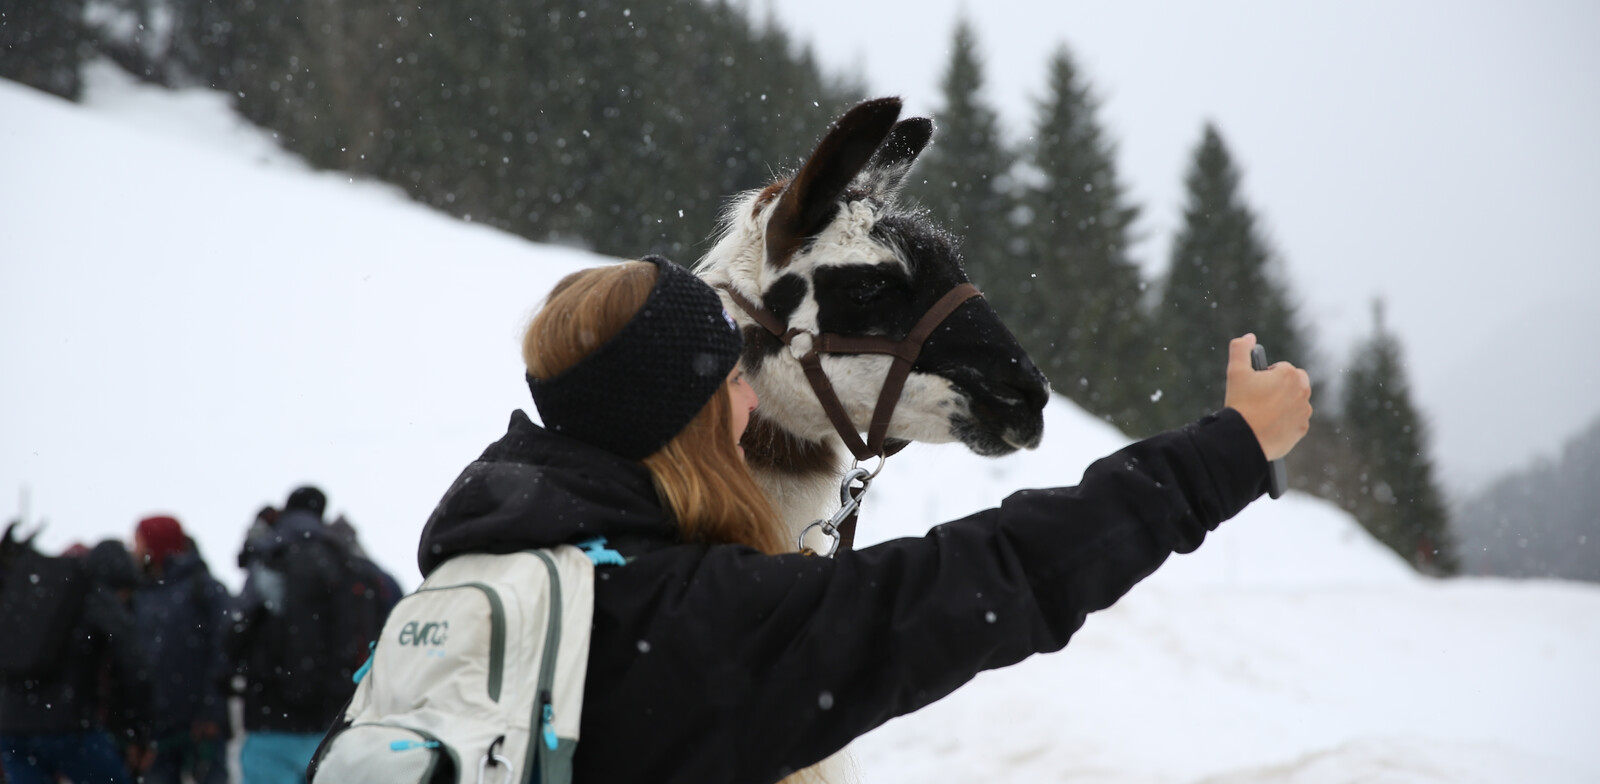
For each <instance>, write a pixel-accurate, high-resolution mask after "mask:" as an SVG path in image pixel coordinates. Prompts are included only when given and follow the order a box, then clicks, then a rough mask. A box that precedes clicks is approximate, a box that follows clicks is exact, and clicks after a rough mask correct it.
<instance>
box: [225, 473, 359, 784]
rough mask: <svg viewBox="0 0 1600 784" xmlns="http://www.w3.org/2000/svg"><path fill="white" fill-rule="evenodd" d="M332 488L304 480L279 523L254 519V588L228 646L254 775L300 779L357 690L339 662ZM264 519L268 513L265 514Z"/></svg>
mask: <svg viewBox="0 0 1600 784" xmlns="http://www.w3.org/2000/svg"><path fill="white" fill-rule="evenodd" d="M326 506H327V497H326V496H325V495H324V494H323V492H322V491H321V490H319V489H317V488H315V487H311V486H306V487H300V488H296V489H295V490H294V491H293V492H291V493H290V494H289V497H288V500H287V501H285V502H284V505H283V509H282V510H281V511H280V512H279V513H278V514H277V516H276V519H275V520H274V521H272V522H271V523H270V534H269V533H267V532H264V531H262V530H260V529H258V528H256V527H254V526H252V530H251V536H250V540H249V542H248V544H247V548H248V551H249V552H248V553H242V554H241V562H247V563H248V564H249V571H248V574H247V576H246V578H245V585H244V588H243V589H242V590H241V591H240V595H239V597H238V598H237V599H236V600H235V607H234V611H233V617H234V623H233V624H232V625H231V626H230V628H229V630H228V632H227V633H226V635H225V639H224V647H225V649H226V652H227V654H228V658H229V660H230V661H231V662H232V663H233V666H234V668H235V671H236V672H238V673H239V674H240V675H242V676H243V678H244V682H245V686H244V729H245V739H244V745H243V746H242V748H241V749H240V753H239V767H240V769H241V770H242V771H243V774H244V784H298V783H301V782H304V781H305V768H306V764H307V763H309V762H310V761H311V755H312V753H313V752H315V751H316V748H317V744H318V743H319V742H320V741H321V740H322V736H323V733H325V732H326V731H327V729H328V726H329V725H330V724H332V722H333V719H334V716H335V715H337V714H338V712H339V710H340V709H341V708H343V707H344V704H345V703H346V702H347V701H349V699H350V695H351V694H352V693H353V692H354V691H355V684H354V683H352V682H351V680H350V669H340V667H339V666H338V665H337V664H335V663H334V658H335V656H334V640H335V639H336V638H338V637H339V631H338V629H337V628H336V625H337V623H338V619H337V615H338V614H337V612H336V611H335V593H336V591H337V590H338V587H339V584H340V583H339V575H340V574H341V573H342V569H343V567H342V566H341V559H342V553H343V548H342V545H341V543H340V542H339V541H338V538H337V537H335V536H334V534H333V533H332V532H330V531H329V530H328V527H327V525H326V524H324V523H323V518H322V515H323V510H324V509H325V508H326ZM258 522H260V518H259V516H258Z"/></svg>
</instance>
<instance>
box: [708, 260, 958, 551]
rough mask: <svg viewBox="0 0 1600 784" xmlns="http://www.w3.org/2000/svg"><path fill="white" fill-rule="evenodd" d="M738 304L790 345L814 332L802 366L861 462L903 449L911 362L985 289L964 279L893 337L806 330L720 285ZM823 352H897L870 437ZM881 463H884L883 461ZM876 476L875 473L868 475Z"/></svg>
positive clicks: (849, 530) (844, 543)
mask: <svg viewBox="0 0 1600 784" xmlns="http://www.w3.org/2000/svg"><path fill="white" fill-rule="evenodd" d="M719 288H721V289H722V290H723V291H725V292H727V293H728V296H729V297H730V298H731V299H732V300H733V301H734V304H737V305H738V306H739V308H740V309H741V310H743V311H744V312H745V313H747V314H749V315H750V318H752V319H755V321H756V323H757V324H760V325H761V326H762V327H764V328H766V330H767V331H768V332H770V333H772V334H773V335H774V336H776V337H777V338H778V339H779V340H781V341H783V344H784V345H786V346H787V345H790V344H791V343H792V342H793V341H794V339H795V338H796V337H798V336H800V335H810V336H811V350H810V351H807V352H806V353H805V355H804V356H802V357H800V367H801V369H803V370H804V371H805V374H806V380H807V381H808V382H810V383H811V390H812V391H813V392H815V393H816V395H817V402H818V403H820V404H822V410H823V412H824V413H826V414H827V415H828V421H829V422H831V423H833V429H834V430H835V431H837V432H838V434H839V438H841V439H843V440H844V444H845V446H846V447H847V448H848V449H849V450H850V454H852V455H855V458H856V460H857V461H861V460H869V459H871V458H874V457H878V458H888V456H889V455H892V454H894V453H895V452H898V451H900V449H901V448H904V444H902V445H900V447H897V448H893V449H891V448H889V447H887V446H886V445H885V442H886V441H887V439H888V434H889V420H890V418H891V417H893V416H894V408H895V405H896V404H898V403H899V402H900V392H901V391H902V390H903V389H905V385H906V378H907V377H909V376H910V375H911V366H912V365H913V364H914V363H915V362H916V361H917V357H918V356H919V355H921V353H922V345H923V344H924V343H926V342H927V340H928V337H929V336H931V335H932V334H933V331H934V330H935V329H937V328H938V326H939V325H940V324H942V323H944V320H945V319H946V318H949V316H950V314H951V313H954V312H955V311H956V308H958V307H960V306H961V304H962V303H964V302H966V301H967V300H969V299H972V298H973V297H981V296H983V294H982V292H980V291H978V288H977V287H976V286H974V285H972V284H971V283H962V284H959V285H957V286H956V287H954V288H952V289H950V290H949V291H947V292H945V294H944V296H942V297H940V298H939V301H937V302H935V303H933V307H931V308H928V312H926V313H924V314H922V318H921V319H919V320H918V321H917V323H916V325H915V326H913V327H912V328H911V331H910V332H908V333H906V336H905V337H904V338H902V339H900V340H890V339H889V338H886V337H879V336H876V335H867V336H851V335H840V334H836V333H833V332H824V333H821V334H816V333H812V332H808V331H806V330H803V329H800V328H798V327H788V326H787V325H785V324H783V323H782V322H780V321H778V318H777V316H774V315H773V314H772V312H771V311H769V310H767V309H766V308H763V307H761V306H760V305H757V304H756V303H754V302H751V301H750V300H749V299H747V298H745V297H744V295H742V294H740V293H739V292H737V291H734V290H733V288H732V287H730V286H726V285H724V286H719ZM823 354H888V355H890V356H892V357H894V362H893V363H892V364H890V365H889V373H888V374H887V375H886V376H884V379H883V388H882V390H880V391H879V392H878V404H877V406H876V407H874V408H873V410H872V424H871V426H869V427H868V428H867V440H866V441H864V442H863V441H862V440H861V434H860V433H859V432H857V431H856V427H855V424H854V423H852V422H851V421H850V415H849V414H848V413H846V412H845V410H844V404H843V403H841V402H839V395H838V393H836V392H834V391H833V382H831V381H829V380H828V374H827V373H825V372H824V371H823V370H822V355H823ZM879 468H882V466H881V464H880V466H879ZM867 481H870V477H869V478H868V479H867ZM865 491H866V484H865V482H863V484H862V486H861V487H859V488H857V489H855V490H854V491H853V493H854V495H855V498H856V499H857V500H859V498H860V494H861V493H863V492H865ZM855 522H856V518H855V514H854V511H852V512H851V514H850V515H849V516H848V518H846V519H845V520H844V524H843V525H841V526H839V529H840V533H841V534H842V538H841V541H840V543H839V549H849V548H850V546H851V544H852V542H853V540H854V539H855Z"/></svg>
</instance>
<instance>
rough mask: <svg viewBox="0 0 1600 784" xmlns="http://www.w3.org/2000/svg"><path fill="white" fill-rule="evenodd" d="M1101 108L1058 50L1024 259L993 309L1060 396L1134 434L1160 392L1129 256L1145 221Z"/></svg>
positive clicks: (1044, 107)
mask: <svg viewBox="0 0 1600 784" xmlns="http://www.w3.org/2000/svg"><path fill="white" fill-rule="evenodd" d="M1097 108H1098V106H1097V102H1096V101H1095V99H1094V97H1093V96H1092V94H1091V93H1090V90H1089V87H1088V85H1087V84H1085V83H1084V81H1083V80H1082V79H1081V78H1080V77H1079V75H1078V73H1077V69H1076V68H1075V67H1074V64H1073V61H1072V57H1071V55H1070V53H1069V52H1068V51H1067V49H1066V48H1065V47H1062V48H1061V49H1059V50H1057V52H1056V54H1055V56H1054V57H1053V58H1051V61H1050V81H1049V94H1048V96H1047V97H1046V99H1045V100H1044V101H1042V102H1041V103H1040V105H1039V115H1038V123H1037V127H1036V129H1035V131H1034V142H1033V144H1032V146H1031V150H1030V152H1031V153H1032V155H1031V158H1032V161H1031V162H1032V164H1033V169H1034V171H1033V176H1032V177H1030V178H1028V179H1029V185H1028V186H1027V187H1026V188H1025V189H1024V191H1023V194H1022V203H1023V205H1024V206H1026V207H1027V208H1028V209H1027V213H1028V214H1029V216H1030V219H1029V223H1028V226H1027V228H1026V229H1025V230H1024V231H1023V232H1022V236H1023V237H1024V238H1025V239H1026V241H1027V251H1026V252H1025V253H1024V254H1023V259H1019V260H1018V262H1017V271H1018V272H1017V274H1016V275H1015V278H1014V281H1013V285H1009V286H1005V287H1003V288H1002V289H1000V290H999V291H997V292H996V294H995V298H996V299H998V300H999V301H1000V302H1001V304H1002V305H1003V306H1004V307H1005V313H1006V315H1007V317H1008V318H1009V319H1010V322H1011V324H1012V326H1013V328H1014V329H1015V330H1017V332H1018V339H1019V340H1021V341H1022V344H1023V347H1024V348H1026V349H1027V351H1028V353H1029V355H1030V356H1032V357H1033V359H1034V361H1035V362H1036V363H1038V364H1039V367H1040V369H1041V370H1043V371H1044V373H1045V375H1046V376H1047V377H1049V378H1050V379H1051V382H1052V384H1053V385H1054V388H1055V389H1056V390H1057V391H1060V392H1062V393H1063V394H1065V395H1066V396H1067V397H1069V398H1071V399H1073V400H1074V401H1076V402H1077V403H1078V404H1079V405H1081V406H1083V407H1084V408H1085V409H1086V410H1088V411H1089V412H1090V413H1094V414H1098V415H1100V416H1103V417H1105V418H1107V419H1108V420H1110V421H1112V422H1113V423H1115V424H1117V425H1119V426H1120V427H1122V428H1123V429H1125V430H1127V429H1131V428H1133V427H1134V426H1135V424H1136V422H1137V421H1138V420H1139V418H1140V415H1141V412H1143V411H1145V410H1146V409H1147V408H1148V405H1149V402H1148V396H1149V394H1150V391H1151V390H1153V389H1154V388H1155V382H1154V381H1153V380H1151V379H1146V378H1141V376H1142V375H1143V374H1144V372H1145V368H1147V367H1148V366H1147V364H1146V362H1145V358H1144V353H1145V351H1146V347H1147V346H1148V339H1149V336H1148V335H1147V332H1148V330H1147V329H1146V321H1145V316H1144V312H1143V308H1142V303H1141V299H1142V296H1143V294H1142V292H1143V289H1144V282H1143V281H1142V280H1141V277H1140V273H1139V268H1138V267H1137V266H1136V265H1135V264H1134V263H1133V262H1132V261H1131V260H1130V259H1129V256H1128V244H1129V230H1130V227H1131V225H1132V223H1133V221H1134V219H1135V218H1136V217H1137V216H1138V213H1139V210H1138V208H1136V207H1133V206H1129V205H1128V204H1127V203H1126V200H1125V199H1124V196H1123V188H1122V185H1121V183H1119V182H1118V180H1117V172H1116V165H1115V163H1114V160H1113V154H1114V150H1113V148H1112V145H1111V144H1110V142H1108V141H1107V140H1106V139H1105V136H1104V135H1103V133H1102V131H1101V128H1100V125H1099V123H1098V122H1097V121H1096V119H1095V112H1096V110H1097ZM1024 271H1025V272H1026V274H1021V273H1023V272H1024Z"/></svg>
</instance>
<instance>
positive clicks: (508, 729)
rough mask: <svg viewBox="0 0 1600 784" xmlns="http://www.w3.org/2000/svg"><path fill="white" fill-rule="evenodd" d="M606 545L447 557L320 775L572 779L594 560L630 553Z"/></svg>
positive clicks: (359, 695) (383, 657)
mask: <svg viewBox="0 0 1600 784" xmlns="http://www.w3.org/2000/svg"><path fill="white" fill-rule="evenodd" d="M603 546H604V540H603V539H602V540H599V541H598V542H593V543H585V544H584V548H585V549H586V550H588V551H589V552H585V550H580V549H579V548H577V547H573V546H570V545H562V546H559V547H553V548H549V549H545V550H533V551H529V552H521V553H511V554H508V555H484V554H469V555H460V556H456V557H454V558H451V559H450V560H448V561H446V562H445V563H443V564H441V565H440V566H439V567H438V568H437V569H435V570H434V572H433V573H432V574H430V575H428V579H427V580H425V581H424V582H423V583H422V586H421V587H419V588H418V589H417V590H416V592H415V593H412V594H411V595H409V596H407V597H405V598H404V599H402V600H401V601H400V603H399V604H398V605H396V606H395V608H394V611H393V612H392V613H390V615H389V619H388V621H387V622H385V623H384V626H383V634H382V636H381V637H380V638H379V639H378V641H377V642H376V643H375V645H374V646H373V652H372V656H371V657H370V658H369V659H368V660H367V665H366V666H365V667H363V668H362V671H361V672H359V673H357V674H356V678H357V679H358V685H357V687H356V692H355V696H354V697H352V698H351V700H350V705H349V707H348V708H346V709H345V712H344V716H343V720H342V721H340V722H339V723H338V725H337V726H335V727H334V729H333V730H332V731H331V732H330V733H329V735H328V737H327V738H326V739H325V740H324V741H323V743H322V747H321V748H319V749H318V750H317V754H316V757H315V758H314V759H313V761H312V766H311V769H310V773H311V774H312V777H313V778H312V780H313V782H315V784H365V783H367V782H371V783H372V784H380V783H381V784H413V783H414V784H511V782H539V784H567V783H568V782H570V781H571V780H572V756H573V752H574V751H575V750H576V749H577V744H578V721H579V719H580V718H581V710H582V707H583V683H584V677H585V675H586V673H587V672H588V656H589V632H590V622H591V620H592V618H593V617H594V564H595V563H596V562H598V563H620V562H621V559H620V557H618V556H617V555H616V553H615V552H613V551H609V550H603V549H600V548H602V547H603Z"/></svg>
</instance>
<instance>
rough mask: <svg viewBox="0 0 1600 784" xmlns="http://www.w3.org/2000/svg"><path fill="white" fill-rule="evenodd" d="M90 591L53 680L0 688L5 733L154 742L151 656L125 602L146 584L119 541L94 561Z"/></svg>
mask: <svg viewBox="0 0 1600 784" xmlns="http://www.w3.org/2000/svg"><path fill="white" fill-rule="evenodd" d="M87 561H88V564H87V568H86V572H87V576H88V578H89V591H88V593H87V594H85V595H84V597H83V605H82V607H81V609H80V611H79V616H78V620H77V623H76V624H75V625H74V627H73V630H72V639H71V641H70V642H69V643H67V647H66V650H65V652H64V653H63V657H62V661H61V666H60V668H59V669H58V670H57V671H56V672H55V674H54V675H53V676H52V677H48V678H43V679H39V680H25V681H15V682H9V683H0V732H7V733H11V732H17V733H54V732H85V731H102V730H103V731H107V732H110V733H111V734H112V735H113V736H114V737H115V738H116V740H117V743H118V744H119V745H139V744H141V743H143V742H144V741H145V740H147V739H148V737H149V726H148V720H149V716H150V714H149V710H150V707H149V701H150V685H149V680H148V679H149V672H148V662H149V660H148V658H147V657H146V655H145V651H144V649H143V648H142V647H141V645H140V641H139V635H138V633H137V631H136V629H135V625H134V617H133V611H132V610H131V609H129V608H128V606H127V604H126V603H125V602H124V601H123V599H122V597H121V595H120V594H121V592H124V591H128V590H131V589H132V588H133V585H134V582H135V581H136V580H137V579H138V578H137V572H136V569H135V567H134V564H133V560H132V558H131V557H130V556H129V555H128V551H127V550H126V549H124V548H123V547H122V545H121V544H120V543H117V542H102V543H101V544H100V545H97V546H96V547H95V548H94V550H93V551H92V552H91V553H90V554H89V556H88V557H87Z"/></svg>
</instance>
